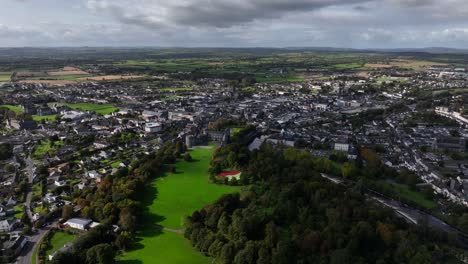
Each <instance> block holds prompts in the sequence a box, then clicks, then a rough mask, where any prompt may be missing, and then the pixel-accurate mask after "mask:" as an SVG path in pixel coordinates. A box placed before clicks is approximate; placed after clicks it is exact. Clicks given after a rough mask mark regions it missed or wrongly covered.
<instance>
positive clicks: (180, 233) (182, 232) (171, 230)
mask: <svg viewBox="0 0 468 264" xmlns="http://www.w3.org/2000/svg"><path fill="white" fill-rule="evenodd" d="M154 226H155V227H156V228H157V229H159V230H164V231H167V232H171V233H174V234H179V235H183V234H184V230H183V229H173V228H169V227H164V226H162V225H158V224H154Z"/></svg>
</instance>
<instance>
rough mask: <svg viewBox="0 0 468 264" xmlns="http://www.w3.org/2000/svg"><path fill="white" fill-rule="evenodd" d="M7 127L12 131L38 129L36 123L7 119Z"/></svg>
mask: <svg viewBox="0 0 468 264" xmlns="http://www.w3.org/2000/svg"><path fill="white" fill-rule="evenodd" d="M6 126H7V127H8V128H12V129H18V130H24V129H25V130H32V129H36V128H37V122H36V121H26V120H16V119H7V120H6Z"/></svg>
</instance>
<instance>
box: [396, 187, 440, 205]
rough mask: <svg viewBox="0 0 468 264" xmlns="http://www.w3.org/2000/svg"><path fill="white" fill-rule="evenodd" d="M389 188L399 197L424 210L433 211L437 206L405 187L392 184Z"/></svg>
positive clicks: (420, 194)
mask: <svg viewBox="0 0 468 264" xmlns="http://www.w3.org/2000/svg"><path fill="white" fill-rule="evenodd" d="M391 186H392V187H393V189H394V190H395V191H396V192H397V193H398V195H400V196H401V197H403V198H405V199H408V200H411V201H413V202H415V203H417V204H418V205H420V206H422V207H424V208H426V209H433V208H435V207H436V206H437V204H436V203H435V202H434V201H432V200H429V199H427V198H426V197H424V195H423V194H422V193H420V192H417V191H412V190H410V189H409V188H408V186H406V185H403V184H395V183H392V184H391Z"/></svg>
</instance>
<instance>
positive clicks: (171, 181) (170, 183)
mask: <svg viewBox="0 0 468 264" xmlns="http://www.w3.org/2000/svg"><path fill="white" fill-rule="evenodd" d="M213 152H214V148H196V149H195V150H193V151H191V153H190V154H191V155H192V158H193V159H194V161H193V162H185V161H179V162H178V163H177V164H176V173H167V175H165V177H163V178H159V179H156V180H155V181H153V184H152V185H151V186H150V187H148V191H147V192H146V198H145V202H146V204H148V206H147V210H146V212H145V215H146V219H147V221H148V223H147V224H146V227H145V228H144V229H143V230H142V231H140V232H139V238H140V241H139V245H140V246H141V248H139V249H138V250H134V251H131V252H128V253H126V254H125V255H124V256H123V257H122V263H141V262H143V263H165V264H166V263H167V264H171V263H174V264H175V263H209V262H210V261H209V259H208V258H206V257H204V256H203V255H202V254H200V253H198V252H197V251H195V250H194V249H193V248H192V247H191V245H190V242H189V241H188V240H186V239H185V238H184V237H183V235H181V234H175V233H170V232H166V231H163V232H161V231H158V230H157V229H156V228H155V227H154V224H159V225H162V226H164V227H168V228H172V229H182V228H183V219H184V217H185V216H187V215H190V214H191V213H192V212H193V211H195V210H199V209H201V208H202V207H203V206H205V205H207V204H210V203H212V202H214V201H215V200H216V199H218V198H219V197H220V196H221V195H223V194H226V193H232V192H236V191H238V190H239V188H238V187H231V186H224V185H216V184H212V183H210V182H209V179H208V167H209V163H210V160H211V157H212V155H213ZM157 252H164V253H163V254H157ZM138 260H140V261H141V262H139V261H138Z"/></svg>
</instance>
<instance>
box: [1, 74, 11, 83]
mask: <svg viewBox="0 0 468 264" xmlns="http://www.w3.org/2000/svg"><path fill="white" fill-rule="evenodd" d="M10 80H11V73H6V72H0V82H9V81H10Z"/></svg>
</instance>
